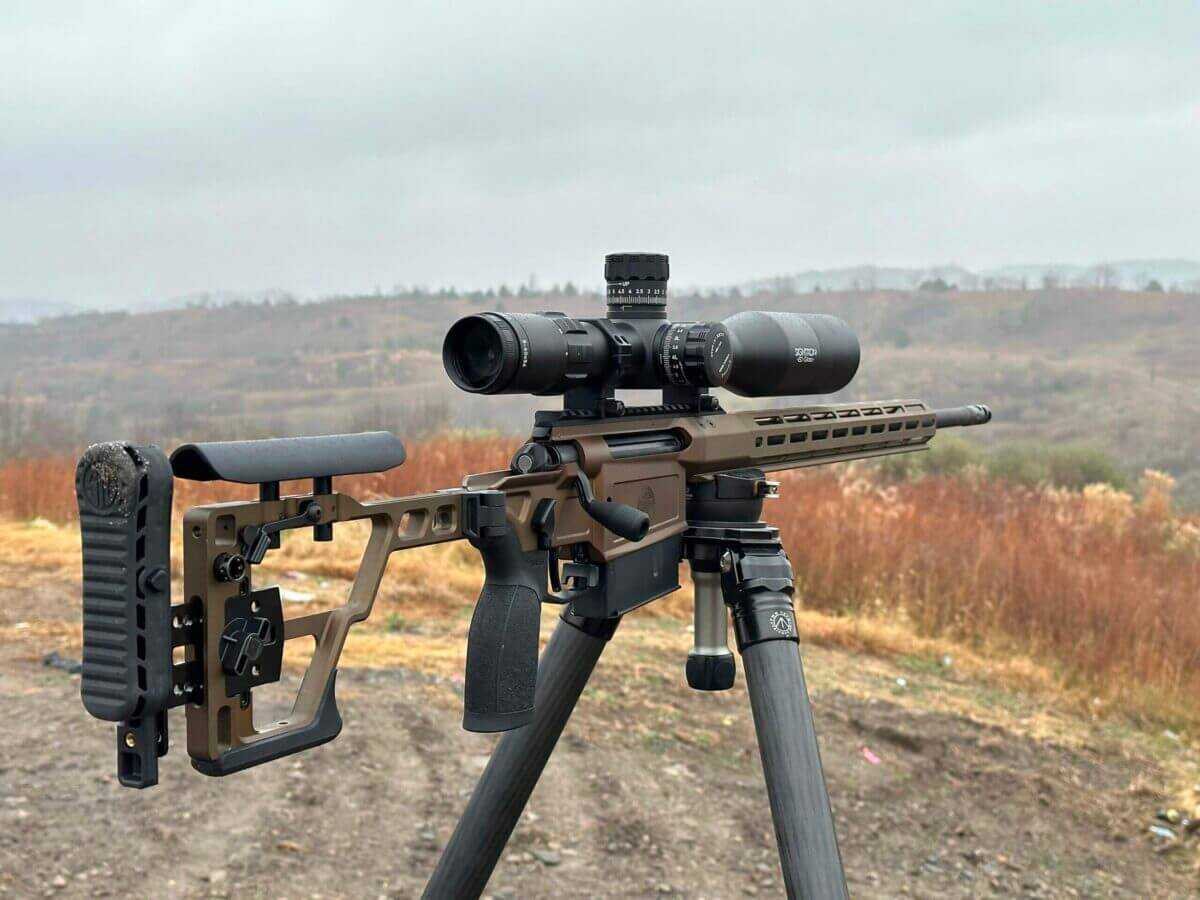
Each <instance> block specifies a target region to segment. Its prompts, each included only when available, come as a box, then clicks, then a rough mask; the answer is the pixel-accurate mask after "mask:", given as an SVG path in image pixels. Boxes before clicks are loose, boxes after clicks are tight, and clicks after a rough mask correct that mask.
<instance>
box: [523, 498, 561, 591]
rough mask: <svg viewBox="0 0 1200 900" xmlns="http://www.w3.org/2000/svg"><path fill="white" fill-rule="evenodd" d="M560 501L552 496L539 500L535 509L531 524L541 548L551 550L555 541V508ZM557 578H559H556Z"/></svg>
mask: <svg viewBox="0 0 1200 900" xmlns="http://www.w3.org/2000/svg"><path fill="white" fill-rule="evenodd" d="M557 505H558V503H557V502H556V501H555V500H554V499H553V498H550V497H547V498H545V499H542V500H539V501H538V505H537V506H536V507H535V508H534V510H533V518H532V519H530V521H529V524H530V526H531V527H532V528H533V533H534V534H536V535H537V544H538V549H539V550H550V549H551V545H552V544H553V542H554V526H555V515H554V509H555V507H556V506H557ZM555 580H557V579H555Z"/></svg>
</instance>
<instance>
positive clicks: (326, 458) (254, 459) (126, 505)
mask: <svg viewBox="0 0 1200 900" xmlns="http://www.w3.org/2000/svg"><path fill="white" fill-rule="evenodd" d="M403 461H404V447H403V445H402V444H401V443H400V441H399V439H397V438H396V437H394V436H393V435H391V434H387V433H385V432H372V433H368V434H357V435H331V436H327V437H315V438H287V439H281V440H265V441H236V442H225V443H210V444H188V445H185V446H183V447H180V448H179V449H178V450H176V451H175V453H174V454H173V456H172V457H171V459H170V460H169V461H168V459H167V456H166V455H165V454H164V453H163V452H162V451H161V450H160V449H159V448H157V447H154V446H140V445H135V444H129V443H120V442H114V443H106V444H96V445H94V446H92V447H90V448H88V450H87V451H86V452H85V453H84V455H83V457H82V458H81V459H80V460H79V465H78V467H77V469H76V475H75V491H76V496H77V499H78V502H79V520H80V532H81V537H82V543H83V673H82V682H81V686H80V693H81V695H82V699H83V704H84V706H85V707H86V708H87V710H88V712H90V713H91V714H92V715H93V716H96V717H97V718H99V719H105V720H107V721H111V722H117V723H118V725H117V777H118V779H119V781H120V783H121V784H123V785H125V786H127V787H134V788H144V787H149V786H151V785H154V784H157V782H158V757H160V756H162V755H164V754H165V753H166V752H167V749H168V737H167V710H169V709H171V708H172V707H175V706H183V705H186V706H187V724H188V740H187V744H188V753H189V754H190V755H191V757H192V765H193V766H194V767H195V768H196V769H197V770H199V771H200V772H203V773H204V774H206V775H228V774H230V773H232V772H237V771H239V770H241V769H245V768H248V767H250V766H254V765H258V764H259V763H263V762H267V761H268V760H272V759H277V758H279V757H281V756H286V755H287V754H289V753H295V752H297V751H300V750H306V749H308V748H310V747H315V746H317V745H319V744H323V743H325V742H326V741H330V740H332V739H333V738H335V737H337V735H338V733H339V732H340V731H341V727H342V719H341V716H340V714H339V713H338V709H337V702H336V700H335V697H334V683H335V679H336V675H337V668H336V666H337V660H338V656H339V655H340V653H341V649H342V645H343V643H344V641H345V637H346V632H347V630H348V629H349V627H350V625H351V624H353V623H354V622H358V621H361V620H362V619H364V618H366V615H367V613H368V612H369V611H370V605H371V600H372V599H373V598H374V594H375V589H376V588H377V587H378V583H379V579H380V577H381V576H382V574H383V568H384V566H385V565H386V563H387V557H388V554H389V553H390V552H391V551H392V550H393V549H396V548H397V547H398V546H401V545H403V544H404V539H403V535H400V534H398V532H397V529H396V518H397V516H398V515H399V514H397V516H394V515H393V514H392V510H390V509H389V510H387V511H386V512H383V513H380V512H376V511H374V510H371V509H368V508H367V507H364V506H363V505H362V504H359V503H357V502H356V501H354V500H352V499H351V498H349V497H345V496H343V495H339V494H335V493H334V492H333V477H334V476H335V475H350V474H360V473H366V472H382V471H385V470H387V469H390V468H393V467H395V466H398V465H400V464H401V463H402V462H403ZM174 477H179V478H185V479H192V480H198V481H233V482H240V483H244V484H258V485H259V501H258V502H255V503H227V504H218V505H214V506H207V507H197V508H196V509H193V510H191V511H189V512H188V514H187V515H186V517H185V519H184V534H183V547H184V566H183V568H184V588H185V596H186V597H187V598H188V599H187V600H186V601H185V602H183V603H179V604H176V605H172V604H171V551H170V536H171V504H172V494H173V478H174ZM301 479H311V480H312V481H311V483H312V492H311V494H308V495H304V496H290V497H282V498H281V497H280V492H279V485H280V482H282V481H295V480H301ZM421 499H426V498H421ZM455 499H457V498H455ZM413 505H421V506H422V511H426V512H430V513H432V512H435V511H438V510H441V508H442V507H446V504H445V502H444V501H441V505H440V506H432V508H430V506H431V504H409V506H406V507H405V508H404V509H402V510H401V511H400V513H403V512H411V509H410V508H409V507H411V506H413ZM447 508H449V507H447ZM441 515H442V520H441V521H443V522H446V523H448V524H447V527H446V528H444V529H443V531H444V532H445V533H447V534H455V532H454V531H453V529H452V527H451V526H455V525H456V522H455V521H454V519H455V518H456V517H455V516H454V515H453V513H451V514H450V515H448V516H447V515H446V514H445V513H441ZM351 519H371V520H372V523H373V525H374V526H375V527H374V529H373V531H372V536H371V541H370V543H369V544H368V548H367V551H366V553H365V555H364V560H363V565H362V570H361V571H360V576H359V578H358V580H357V581H356V582H355V585H354V588H353V589H352V591H351V596H350V598H349V600H348V602H347V603H346V605H345V606H343V607H341V608H340V609H335V610H328V611H323V612H318V613H313V614H311V615H307V616H301V617H298V618H295V619H289V620H286V621H285V620H284V617H283V609H282V603H281V601H280V594H279V588H277V587H266V588H261V589H258V590H255V589H254V588H253V587H252V573H253V568H254V566H256V565H257V564H259V563H261V562H262V561H263V558H264V557H265V555H266V553H267V552H268V550H270V549H271V548H272V547H278V546H279V545H280V536H281V534H282V533H283V532H284V531H288V530H291V529H297V528H309V527H311V528H312V530H313V539H314V540H318V541H327V540H332V537H333V523H334V522H336V521H346V520H351ZM429 519H430V520H432V519H433V516H432V515H430V516H429ZM435 530H436V529H435ZM438 539H440V537H439V538H438ZM425 542H432V540H430V541H425ZM301 637H309V638H312V639H314V640H315V642H316V647H315V650H314V652H313V658H312V662H311V663H310V664H309V667H308V670H307V671H306V672H305V676H304V679H303V682H302V684H301V687H300V691H299V693H298V695H297V697H296V701H295V704H294V705H293V708H292V711H291V714H290V715H289V716H288V717H287V718H285V719H284V720H282V721H278V722H273V723H271V724H270V725H268V726H266V727H264V728H262V729H258V728H256V727H255V725H254V717H253V707H252V691H253V689H254V688H255V687H258V686H260V685H264V684H270V683H272V682H276V681H278V680H279V677H280V671H281V666H282V660H283V645H284V642H285V641H288V640H292V639H293V638H301ZM180 648H182V653H181V655H182V657H183V660H182V661H179V662H177V661H176V651H177V650H179V649H180Z"/></svg>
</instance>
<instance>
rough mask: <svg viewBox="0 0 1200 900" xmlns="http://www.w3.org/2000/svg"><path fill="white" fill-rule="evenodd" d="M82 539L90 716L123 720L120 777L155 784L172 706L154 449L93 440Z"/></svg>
mask: <svg viewBox="0 0 1200 900" xmlns="http://www.w3.org/2000/svg"><path fill="white" fill-rule="evenodd" d="M75 494H76V498H77V500H78V503H79V529H80V536H81V539H82V544H83V673H82V680H81V684H80V695H81V697H82V699H83V705H84V707H85V708H86V709H87V711H88V712H90V713H91V714H92V715H93V716H96V717H97V718H99V719H105V720H107V721H110V722H121V723H123V724H122V726H121V727H119V728H118V729H117V751H118V775H119V777H120V779H121V782H122V783H123V784H129V785H131V786H134V787H145V786H147V785H149V784H153V783H155V782H156V781H157V771H158V763H157V757H158V756H160V755H161V754H162V753H165V752H166V744H167V735H166V716H165V714H163V715H160V714H162V713H165V710H166V709H167V708H168V706H169V705H172V699H173V696H174V691H173V687H174V685H173V672H172V660H171V651H172V643H173V636H172V621H171V561H170V528H171V498H172V477H171V467H170V463H169V462H168V461H167V457H166V455H165V454H163V452H162V451H161V450H159V449H158V448H157V447H154V446H136V445H133V444H127V443H116V442H113V443H106V444H95V445H93V446H92V447H89V448H88V450H87V451H86V452H85V453H84V454H83V456H82V458H81V459H80V460H79V464H78V466H77V467H76V471H75Z"/></svg>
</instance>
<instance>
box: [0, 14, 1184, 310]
mask: <svg viewBox="0 0 1200 900" xmlns="http://www.w3.org/2000/svg"><path fill="white" fill-rule="evenodd" d="M1198 30H1200V12H1198V8H1197V7H1196V5H1195V4H1194V3H1190V2H1188V3H1182V2H1181V3H1162V4H1155V5H1153V6H1152V7H1145V6H1141V5H1138V4H1133V3H1126V4H1115V3H1087V4H1082V3H1080V4H1068V3H1064V4H1046V3H1004V4H978V3H966V2H963V3H949V2H944V3H923V4H888V3H882V2H880V3H840V4H828V5H819V4H795V3H786V2H770V3H759V4H745V5H742V6H737V5H732V6H731V5H730V4H725V3H722V4H717V3H695V4H691V3H657V4H656V3H645V2H643V3H633V2H626V3H603V4H601V3H587V4H562V3H546V2H528V3H523V4H519V5H513V4H494V3H482V2H468V3H453V4H447V3H433V2H425V3H405V4H396V3H383V2H379V3H361V2H360V3H333V2H289V3H278V4H242V3H233V2H225V3H222V2H205V3H191V4H181V3H178V2H169V3H168V2H163V3H159V4H145V3H125V4H120V3H110V4H93V3H82V2H81V3H75V4H68V3H38V2H29V3H19V2H18V3H9V4H6V7H5V13H4V16H3V18H2V19H0V85H2V87H0V201H2V204H3V213H2V214H0V295H34V296H48V297H58V298H63V299H67V300H72V301H75V302H81V303H89V302H104V303H116V302H139V301H144V300H149V299H156V298H162V297H165V296H171V295H177V294H181V293H187V292H190V291H196V290H204V289H210V288H230V289H258V288H265V287H273V286H278V287H285V288H290V289H293V290H296V291H299V292H301V293H304V294H319V293H324V292H331V291H337V290H353V289H370V288H372V287H374V286H375V285H377V284H379V285H384V286H390V285H391V284H393V283H396V282H405V283H411V282H425V283H433V284H445V283H455V284H459V285H478V284H487V283H494V282H499V281H501V280H507V281H510V282H512V281H516V280H519V279H522V278H524V277H525V276H527V275H528V274H529V273H530V272H537V273H538V275H539V277H541V278H542V279H543V281H548V280H555V279H565V278H573V279H576V280H587V281H595V280H596V278H597V275H598V265H599V257H600V255H601V254H602V253H603V252H605V251H608V250H612V249H618V248H646V249H659V248H661V249H664V250H667V251H669V252H671V253H672V255H673V258H674V262H675V265H674V266H673V269H674V271H675V272H676V273H678V274H677V277H678V279H679V280H680V281H683V282H685V283H722V282H729V281H733V280H738V279H742V278H747V277H753V276H757V275H764V274H770V273H775V272H781V271H789V270H795V269H800V268H804V267H808V266H814V265H816V266H821V265H834V264H844V263H852V262H860V261H873V262H881V263H884V262H887V263H922V262H940V261H949V260H955V261H959V262H964V263H970V264H991V263H998V262H1006V261H1013V260H1024V259H1049V258H1053V259H1060V258H1061V259H1080V260H1093V259H1099V258H1104V257H1111V256H1169V255H1188V254H1195V252H1196V244H1195V235H1196V234H1197V233H1200V211H1198V209H1197V205H1196V203H1195V198H1196V197H1197V196H1200V170H1198V167H1197V166H1196V165H1195V160H1196V158H1197V151H1200V62H1198V60H1200V56H1198V55H1197V53H1196V47H1197V45H1198V37H1200V34H1198Z"/></svg>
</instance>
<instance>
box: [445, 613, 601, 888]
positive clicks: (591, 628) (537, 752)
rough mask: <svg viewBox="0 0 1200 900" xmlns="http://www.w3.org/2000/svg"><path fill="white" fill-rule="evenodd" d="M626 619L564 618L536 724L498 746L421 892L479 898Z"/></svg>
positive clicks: (547, 659) (541, 677)
mask: <svg viewBox="0 0 1200 900" xmlns="http://www.w3.org/2000/svg"><path fill="white" fill-rule="evenodd" d="M619 621H620V620H619V619H584V618H580V617H577V616H568V615H565V614H564V615H563V617H562V621H560V622H559V623H558V627H556V628H555V629H554V634H553V635H552V636H551V638H550V643H548V644H547V645H546V649H545V651H543V653H542V658H541V660H540V661H539V662H538V674H537V691H536V694H535V699H534V715H533V721H532V722H530V723H529V724H528V725H525V726H524V727H522V728H518V729H516V730H514V731H510V732H508V733H507V734H505V735H504V737H502V738H501V739H500V743H499V744H497V745H496V749H495V751H494V752H493V753H492V758H491V759H490V760H489V761H488V764H487V768H486V769H484V772H483V775H482V776H481V777H480V779H479V783H478V784H477V785H475V791H474V793H473V794H471V799H470V801H468V803H467V808H466V810H465V811H464V812H463V814H462V818H461V819H459V821H458V827H456V828H455V829H454V834H453V835H452V836H451V837H450V843H449V844H447V845H446V849H445V851H444V852H443V853H442V858H441V859H440V860H438V864H437V868H436V869H435V870H434V872H433V876H432V877H431V878H430V879H429V883H428V884H427V885H426V886H425V893H424V894H423V895H422V896H423V897H425V898H427V900H451V898H452V900H468V898H472V897H479V896H480V895H481V894H482V893H483V889H484V888H485V887H486V886H487V883H488V879H489V878H491V875H492V870H493V869H494V868H495V867H496V862H497V861H498V860H499V859H500V854H501V853H503V852H504V846H505V844H507V843H508V838H509V836H510V835H511V834H512V831H513V828H514V827H516V824H517V820H518V819H520V818H521V813H522V811H524V809H525V804H526V803H527V802H528V800H529V795H530V794H531V793H532V792H533V788H534V785H536V784H537V781H538V778H539V777H540V776H541V774H542V769H544V768H545V766H546V762H547V760H549V759H550V754H551V753H552V752H553V750H554V745H555V744H556V743H557V742H558V737H559V735H560V734H562V730H563V728H564V726H566V724H567V720H568V719H569V718H570V717H571V712H572V711H573V710H574V709H575V704H576V702H578V700H579V695H580V694H581V693H582V692H583V688H584V685H586V684H587V681H588V678H589V677H591V674H592V669H593V668H595V665H596V661H597V660H598V659H599V658H600V654H601V653H602V652H603V651H604V645H605V644H606V643H607V642H608V639H609V638H610V637H612V634H613V632H614V631H615V630H616V627H617V623H618V622H619Z"/></svg>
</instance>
